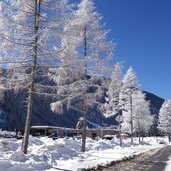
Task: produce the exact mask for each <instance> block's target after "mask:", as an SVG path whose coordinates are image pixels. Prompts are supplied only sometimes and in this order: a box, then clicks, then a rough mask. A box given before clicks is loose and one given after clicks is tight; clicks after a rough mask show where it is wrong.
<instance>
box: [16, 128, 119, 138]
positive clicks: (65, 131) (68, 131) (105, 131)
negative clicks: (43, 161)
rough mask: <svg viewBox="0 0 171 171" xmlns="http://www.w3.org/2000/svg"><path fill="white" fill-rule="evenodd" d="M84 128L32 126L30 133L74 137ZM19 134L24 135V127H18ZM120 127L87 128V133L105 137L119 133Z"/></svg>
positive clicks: (90, 135)
mask: <svg viewBox="0 0 171 171" xmlns="http://www.w3.org/2000/svg"><path fill="white" fill-rule="evenodd" d="M82 132H83V130H82V129H74V128H65V127H55V126H32V127H31V129H30V134H31V135H32V136H50V135H53V136H56V137H66V136H67V137H73V136H78V135H82ZM16 134H17V135H19V134H20V135H23V134H24V129H16ZM118 134H119V131H118V129H111V128H99V129H95V128H93V129H90V128H88V129H86V135H87V137H90V138H95V137H101V138H102V137H104V136H105V135H118Z"/></svg>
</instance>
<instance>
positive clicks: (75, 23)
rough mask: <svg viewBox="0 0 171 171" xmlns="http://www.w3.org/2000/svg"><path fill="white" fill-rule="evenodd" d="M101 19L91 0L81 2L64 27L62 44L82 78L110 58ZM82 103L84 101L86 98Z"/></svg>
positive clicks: (110, 49) (96, 69)
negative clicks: (64, 36) (64, 37)
mask: <svg viewBox="0 0 171 171" xmlns="http://www.w3.org/2000/svg"><path fill="white" fill-rule="evenodd" d="M101 18H102V17H101V15H100V14H99V13H97V12H96V11H95V7H94V3H93V2H92V0H81V2H80V4H78V9H77V10H76V11H74V13H73V16H72V18H71V22H69V23H68V25H67V26H66V27H65V31H66V34H68V35H70V37H68V35H67V36H66V37H67V38H66V39H64V41H63V44H64V46H65V45H67V50H66V52H68V51H70V52H72V55H73V56H72V58H71V59H73V58H74V62H75V61H77V60H79V65H77V62H76V65H77V66H78V67H79V70H77V71H79V72H80V73H81V74H80V75H82V77H83V78H86V76H87V73H88V72H90V73H94V72H97V71H100V70H102V69H103V68H104V67H103V66H104V64H105V63H106V61H107V59H109V58H111V57H112V52H113V43H112V42H108V41H107V33H108V31H105V30H104V29H103V24H102V23H101ZM69 55H70V54H69ZM75 59H76V60H75ZM76 65H75V66H76ZM80 66H81V67H80ZM85 96H86V95H85ZM83 101H84V102H85V101H86V97H84V100H83ZM85 103H86V102H85ZM84 111H85V112H83V113H84V114H83V115H84V116H83V118H84V120H85V124H84V131H83V139H82V140H83V141H82V149H81V150H82V151H85V142H86V140H85V139H86V133H85V130H86V119H85V118H86V106H84Z"/></svg>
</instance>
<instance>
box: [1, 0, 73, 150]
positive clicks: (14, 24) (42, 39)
mask: <svg viewBox="0 0 171 171" xmlns="http://www.w3.org/2000/svg"><path fill="white" fill-rule="evenodd" d="M3 3H4V4H3V5H4V7H5V8H3V10H2V3H1V5H0V6H1V12H2V13H1V15H0V21H2V20H4V19H5V21H6V22H5V23H4V24H5V25H4V26H3V27H0V35H1V39H2V42H3V43H2V44H1V45H0V47H3V53H2V55H3V56H2V55H1V56H2V57H3V58H1V59H2V60H1V61H7V62H8V63H10V64H12V65H8V67H13V68H15V69H14V71H15V72H17V71H18V69H17V68H19V67H20V68H21V67H23V68H25V69H29V70H30V71H31V72H30V74H28V75H27V77H28V80H29V81H28V105H27V116H26V124H25V133H24V138H23V143H22V151H23V152H24V153H27V147H28V141H29V132H30V126H31V116H32V108H33V96H34V95H35V94H36V93H37V92H36V87H37V85H36V83H37V82H36V78H37V76H38V74H39V72H38V71H39V69H40V68H42V67H50V66H51V67H59V66H60V65H61V62H60V58H59V56H60V53H61V52H62V50H63V47H62V45H61V42H60V40H61V37H62V36H63V28H64V25H65V24H66V22H67V21H68V15H69V11H70V6H69V5H68V1H67V0H34V1H32V0H27V1H25V0H17V1H13V0H4V2H3ZM4 17H5V18H4ZM2 45H3V46H2ZM9 45H10V46H9ZM11 46H12V47H13V48H11ZM24 77H25V76H24Z"/></svg>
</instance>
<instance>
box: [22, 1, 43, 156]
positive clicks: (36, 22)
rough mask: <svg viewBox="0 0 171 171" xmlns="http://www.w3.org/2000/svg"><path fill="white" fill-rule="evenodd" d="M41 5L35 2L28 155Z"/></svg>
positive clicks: (24, 149) (26, 138) (26, 136)
mask: <svg viewBox="0 0 171 171" xmlns="http://www.w3.org/2000/svg"><path fill="white" fill-rule="evenodd" d="M40 5H41V0H39V1H38V0H35V9H34V10H35V13H34V35H35V39H34V46H33V53H34V54H33V63H32V73H31V84H30V88H29V96H28V105H27V116H26V123H25V131H24V138H23V141H22V147H21V150H22V152H23V153H24V154H27V148H28V142H29V133H30V127H31V116H32V108H33V94H34V85H35V75H36V64H37V48H38V47H37V46H38V45H37V42H38V30H39V17H40Z"/></svg>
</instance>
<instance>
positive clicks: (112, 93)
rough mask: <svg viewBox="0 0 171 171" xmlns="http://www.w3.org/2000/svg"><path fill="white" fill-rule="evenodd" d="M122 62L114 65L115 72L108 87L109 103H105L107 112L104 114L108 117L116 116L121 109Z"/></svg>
mask: <svg viewBox="0 0 171 171" xmlns="http://www.w3.org/2000/svg"><path fill="white" fill-rule="evenodd" d="M121 70H122V64H121V63H117V64H116V65H115V66H114V69H113V72H112V74H111V82H110V84H109V87H108V92H107V94H108V97H107V98H106V100H107V103H106V104H105V108H106V112H105V113H104V115H105V116H106V117H110V116H114V115H115V114H118V112H119V111H120V108H119V94H120V90H121V87H122V78H121V72H122V71H121Z"/></svg>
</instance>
